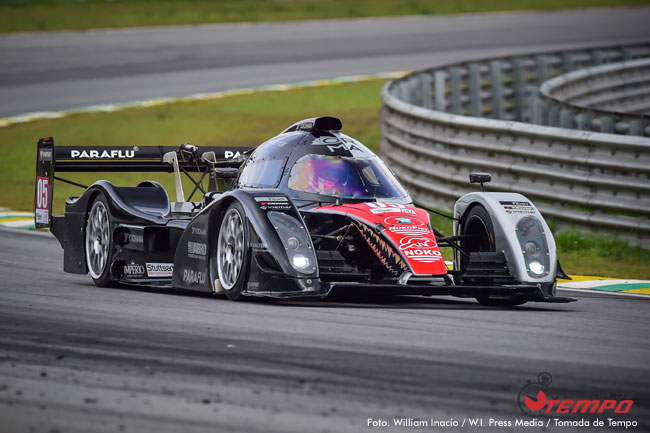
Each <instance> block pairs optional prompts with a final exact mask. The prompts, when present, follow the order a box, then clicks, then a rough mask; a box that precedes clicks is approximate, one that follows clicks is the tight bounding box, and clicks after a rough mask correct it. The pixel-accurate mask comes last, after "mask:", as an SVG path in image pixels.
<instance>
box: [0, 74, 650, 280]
mask: <svg viewBox="0 0 650 433" xmlns="http://www.w3.org/2000/svg"><path fill="white" fill-rule="evenodd" d="M383 83H384V80H373V81H367V82H360V83H352V84H341V85H337V86H330V87H321V88H307V89H299V90H291V91H286V92H263V93H257V94H251V95H241V96H230V97H226V98H223V99H216V100H212V101H200V102H191V103H182V104H171V105H166V106H160V107H153V108H146V109H144V108H143V109H128V110H123V111H118V112H115V113H97V114H79V115H74V116H70V117H65V118H61V119H55V120H43V121H36V122H30V123H25V124H17V125H13V126H10V127H7V128H0V154H1V155H2V158H0V187H1V188H2V196H1V198H0V206H7V207H10V208H13V209H16V210H32V207H33V197H34V177H35V175H34V170H35V165H34V164H35V153H36V152H35V149H36V141H37V139H38V138H39V137H45V136H53V137H54V138H55V140H56V143H57V144H58V145H70V146H72V145H93V144H94V145H125V146H133V145H170V146H171V145H177V144H181V143H184V142H190V143H193V144H196V145H199V146H201V145H232V146H256V145H257V144H259V143H261V142H263V141H265V140H266V139H268V138H270V137H272V136H274V135H275V134H277V133H279V132H281V131H282V130H283V129H284V128H285V127H287V126H289V125H290V124H292V123H293V122H295V121H297V120H300V119H304V118H307V117H312V116H318V115H333V116H337V117H340V118H341V119H342V120H343V131H344V132H345V133H347V134H349V135H351V136H353V137H355V138H357V139H359V140H360V141H362V142H364V143H365V144H366V145H368V146H369V147H370V148H371V149H373V150H375V151H377V150H378V145H379V139H380V136H381V134H380V132H379V120H380V117H379V108H380V107H381V101H380V99H379V91H380V89H381V87H382V85H383ZM59 174H60V175H62V176H64V177H65V178H69V179H71V180H75V181H77V182H81V183H85V184H88V183H91V182H92V181H93V180H96V179H101V178H104V179H108V180H111V181H113V182H114V183H115V184H117V185H123V186H127V185H130V186H132V185H134V184H136V183H137V182H139V181H141V180H144V179H153V180H158V181H160V182H162V183H163V185H165V187H166V188H167V189H168V191H173V181H172V178H171V175H169V174H146V173H145V174H142V173H120V174H114V173H113V174H108V173H94V174H81V173H79V174H64V173H59ZM54 191H55V198H54V203H55V212H56V213H62V212H63V203H64V199H65V197H68V196H73V195H78V194H79V193H80V192H81V191H82V190H80V189H79V188H76V187H73V186H70V185H66V184H63V183H61V182H56V183H55V189H54ZM186 191H187V190H186ZM431 222H432V224H433V225H434V226H435V227H437V228H438V230H440V231H441V232H442V233H443V234H447V235H450V234H451V233H452V229H451V221H450V220H448V219H446V218H443V217H440V216H437V215H434V214H432V216H431ZM556 238H557V244H558V249H559V251H560V260H561V262H562V266H563V267H564V269H565V271H567V272H569V273H572V274H579V275H596V276H609V277H624V278H642V279H650V267H649V266H648V263H650V251H647V250H642V249H640V248H630V247H629V246H627V244H625V243H624V242H621V241H616V240H612V239H609V238H602V239H601V238H599V237H596V236H593V235H584V234H580V233H578V232H573V231H566V232H562V233H560V234H558V235H556ZM443 254H444V257H445V258H446V259H450V258H451V255H450V254H448V253H447V252H443Z"/></svg>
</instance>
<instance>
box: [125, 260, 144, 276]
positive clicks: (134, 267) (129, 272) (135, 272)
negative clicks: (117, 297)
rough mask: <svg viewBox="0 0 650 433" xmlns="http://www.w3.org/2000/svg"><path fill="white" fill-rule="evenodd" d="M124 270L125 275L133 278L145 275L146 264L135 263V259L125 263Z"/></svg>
mask: <svg viewBox="0 0 650 433" xmlns="http://www.w3.org/2000/svg"><path fill="white" fill-rule="evenodd" d="M123 271H124V276H126V277H131V278H137V277H144V272H145V271H144V266H142V265H141V264H139V263H135V262H134V261H131V263H129V264H126V265H124V268H123Z"/></svg>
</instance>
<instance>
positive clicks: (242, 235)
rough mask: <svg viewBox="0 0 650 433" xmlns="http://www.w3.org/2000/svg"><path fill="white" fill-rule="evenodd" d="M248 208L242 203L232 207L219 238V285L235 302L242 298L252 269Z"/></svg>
mask: <svg viewBox="0 0 650 433" xmlns="http://www.w3.org/2000/svg"><path fill="white" fill-rule="evenodd" d="M245 215H246V214H245V212H244V208H243V207H242V205H241V204H240V203H239V202H234V203H232V204H231V205H230V207H228V210H226V213H225V215H224V217H223V221H222V222H221V227H220V229H219V237H218V238H217V260H216V265H217V274H218V276H219V283H220V284H221V287H222V288H223V290H224V293H225V294H226V297H227V298H228V299H230V300H231V301H237V300H240V299H241V298H242V292H243V291H244V289H245V288H246V283H247V282H248V268H249V265H250V253H249V248H248V245H249V236H250V235H249V233H248V224H247V223H246V217H245Z"/></svg>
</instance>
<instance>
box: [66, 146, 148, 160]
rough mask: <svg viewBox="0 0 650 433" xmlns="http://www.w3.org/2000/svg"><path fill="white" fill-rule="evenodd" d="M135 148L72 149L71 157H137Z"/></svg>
mask: <svg viewBox="0 0 650 433" xmlns="http://www.w3.org/2000/svg"><path fill="white" fill-rule="evenodd" d="M136 150H137V149H136V148H133V150H126V149H125V150H122V149H119V150H118V149H112V150H95V149H88V150H75V149H73V150H71V151H70V158H72V159H129V158H134V157H135V151H136Z"/></svg>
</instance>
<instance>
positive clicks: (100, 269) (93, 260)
mask: <svg viewBox="0 0 650 433" xmlns="http://www.w3.org/2000/svg"><path fill="white" fill-rule="evenodd" d="M113 226H114V224H113V221H112V218H111V214H110V212H109V210H108V202H107V201H106V198H105V197H104V195H103V194H101V193H100V194H99V195H97V197H96V198H95V200H94V201H93V204H92V206H91V207H90V211H89V212H88V217H87V219H86V229H85V235H84V247H85V248H84V249H85V253H86V254H85V255H86V267H87V268H88V273H89V274H90V276H91V277H92V279H93V282H94V283H95V284H96V285H97V286H99V287H112V286H115V282H114V281H113V280H111V271H110V268H111V264H112V262H113V254H114V252H115V246H114V245H113Z"/></svg>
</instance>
